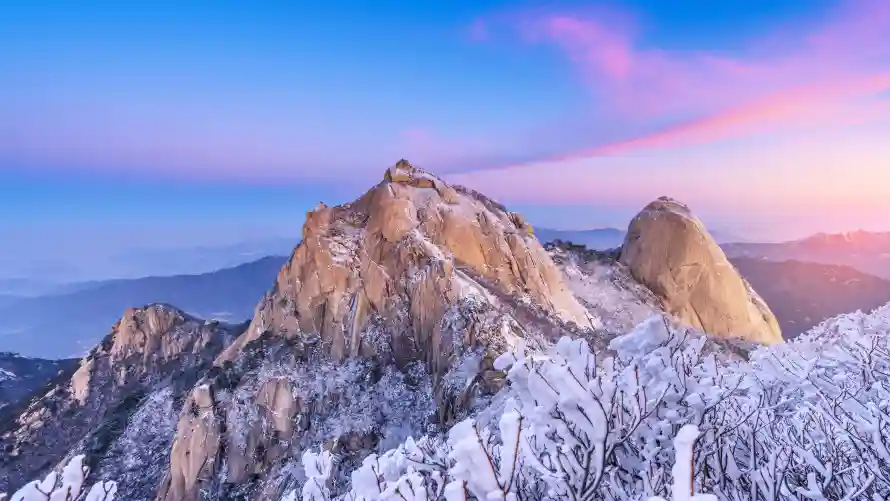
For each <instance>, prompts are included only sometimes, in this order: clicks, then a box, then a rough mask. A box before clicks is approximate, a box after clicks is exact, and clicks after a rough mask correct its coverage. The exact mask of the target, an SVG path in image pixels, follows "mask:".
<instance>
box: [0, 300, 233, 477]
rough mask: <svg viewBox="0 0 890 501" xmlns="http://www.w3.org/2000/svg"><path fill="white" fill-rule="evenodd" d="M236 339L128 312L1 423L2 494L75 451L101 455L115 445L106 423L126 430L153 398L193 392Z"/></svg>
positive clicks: (172, 311) (223, 331)
mask: <svg viewBox="0 0 890 501" xmlns="http://www.w3.org/2000/svg"><path fill="white" fill-rule="evenodd" d="M242 328H243V327H242ZM239 332H240V331H239V329H238V328H237V327H233V326H227V325H222V324H219V323H218V322H215V321H210V322H206V321H204V320H201V319H198V318H195V317H192V316H190V315H188V314H186V313H184V312H182V311H181V310H178V309H177V308H175V307H172V306H169V305H165V304H151V305H147V306H144V307H141V308H128V309H127V310H126V311H125V312H124V314H123V316H122V317H121V319H120V320H119V321H118V322H117V323H116V324H115V325H114V326H113V327H112V328H111V332H110V333H109V334H108V335H107V336H106V337H105V339H104V340H103V341H102V342H101V343H100V344H99V345H97V346H96V347H95V348H94V349H93V350H92V351H91V352H90V353H89V354H88V355H86V356H85V357H83V358H82V359H81V360H80V362H79V364H77V365H76V366H74V367H72V368H71V369H70V370H65V371H63V372H61V373H59V374H58V376H56V378H55V379H54V380H52V381H50V383H49V384H48V385H47V386H45V387H44V388H42V389H41V390H39V391H38V392H37V393H35V394H33V395H32V396H31V397H30V398H27V399H24V400H21V401H20V405H19V406H18V407H19V408H17V409H12V410H9V411H8V415H9V416H14V419H8V420H5V421H4V422H2V423H0V447H2V449H0V450H4V451H5V454H0V479H3V480H0V491H4V490H7V489H8V488H9V487H10V485H12V486H16V485H21V482H22V481H23V480H25V479H28V478H30V477H32V476H34V475H35V474H36V473H38V472H41V471H43V470H44V469H45V468H47V467H51V466H53V464H55V463H56V462H57V461H58V460H59V459H60V458H62V457H65V455H66V454H68V453H70V452H72V451H77V450H90V451H92V452H93V455H92V456H91V457H97V456H101V453H104V452H105V451H106V449H107V448H108V447H110V446H112V445H113V442H114V441H115V440H116V438H117V437H116V435H115V433H116V432H112V431H109V430H107V429H103V427H102V425H103V422H107V421H108V420H112V421H114V422H115V423H117V424H116V426H117V427H118V428H120V429H122V428H124V426H123V425H122V423H121V421H123V423H125V422H126V420H127V419H128V418H129V416H130V415H131V414H132V413H133V412H136V410H137V408H138V403H139V402H141V401H142V400H143V399H145V398H147V397H148V396H150V395H152V394H154V393H156V392H158V391H166V392H167V394H168V395H169V396H170V398H172V396H173V395H174V394H175V393H177V392H179V393H182V392H184V391H186V390H187V389H190V388H191V386H192V385H193V384H194V383H195V381H196V380H197V379H198V378H199V377H200V376H201V375H202V374H203V371H204V370H206V369H207V368H209V367H210V365H211V363H212V361H213V360H214V359H215V358H216V356H217V355H218V354H219V353H220V352H221V351H222V349H223V347H225V346H226V345H227V344H228V343H229V342H231V340H232V339H234V337H235V336H236V335H237V334H238V333H239ZM3 410H4V411H6V409H3ZM5 415H7V413H6V412H4V414H3V416H5ZM3 416H0V417H3ZM120 429H117V431H121V430H120ZM162 431H163V430H159V431H158V432H159V433H160V432H162ZM170 434H171V435H172V429H171V430H170ZM168 438H172V437H168ZM157 480H158V479H155V481H157Z"/></svg>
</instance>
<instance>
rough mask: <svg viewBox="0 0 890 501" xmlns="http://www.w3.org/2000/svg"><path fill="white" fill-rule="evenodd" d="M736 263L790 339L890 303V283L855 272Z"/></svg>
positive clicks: (783, 263) (784, 264) (809, 265)
mask: <svg viewBox="0 0 890 501" xmlns="http://www.w3.org/2000/svg"><path fill="white" fill-rule="evenodd" d="M731 262H732V264H733V265H735V267H736V269H738V270H739V273H741V275H742V276H743V277H744V278H745V279H746V280H748V282H750V283H751V285H752V286H753V287H754V290H756V291H757V293H758V294H760V296H761V297H762V298H763V299H764V300H765V301H766V303H767V304H768V305H769V307H770V309H771V310H772V311H773V313H774V314H775V315H776V318H777V319H778V320H779V325H780V326H781V327H782V334H783V336H784V337H785V338H786V339H790V338H793V337H795V336H797V335H798V334H800V333H802V332H806V331H807V330H809V329H810V328H812V327H814V326H816V325H818V324H819V323H820V322H822V321H823V320H825V319H827V318H831V317H834V316H837V315H840V314H843V313H849V312H853V311H856V310H862V311H871V310H872V309H874V308H877V307H879V306H883V305H884V304H887V303H888V302H890V281H888V280H884V279H881V278H878V277H875V276H872V275H868V274H865V273H863V272H861V271H859V270H856V269H854V268H851V267H849V266H842V265H829V264H818V263H804V262H800V261H768V260H765V259H754V258H735V259H732V260H731Z"/></svg>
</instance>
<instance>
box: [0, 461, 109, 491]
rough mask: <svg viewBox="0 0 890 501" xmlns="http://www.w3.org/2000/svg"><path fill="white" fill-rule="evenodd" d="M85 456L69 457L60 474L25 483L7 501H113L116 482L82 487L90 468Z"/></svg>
mask: <svg viewBox="0 0 890 501" xmlns="http://www.w3.org/2000/svg"><path fill="white" fill-rule="evenodd" d="M84 459H85V458H84V456H82V455H80V456H75V457H73V458H71V461H69V462H68V464H67V465H65V467H64V468H63V469H62V472H61V473H58V472H55V471H54V472H51V473H50V474H49V475H47V476H46V478H44V479H43V480H34V481H32V482H30V483H28V484H26V485H25V486H24V487H22V488H21V489H19V490H18V491H16V492H15V494H13V495H12V497H10V498H9V501H78V500H83V501H114V497H115V495H116V494H117V484H116V483H115V482H97V483H95V484H93V486H92V488H90V489H89V490H85V489H86V479H87V476H88V475H89V473H90V469H89V467H87V466H86V465H85V464H84ZM6 497H7V496H6V494H0V500H5V499H6Z"/></svg>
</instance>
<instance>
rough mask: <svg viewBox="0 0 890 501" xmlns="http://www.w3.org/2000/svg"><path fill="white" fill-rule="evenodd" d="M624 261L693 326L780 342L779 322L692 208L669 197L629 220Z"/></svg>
mask: <svg viewBox="0 0 890 501" xmlns="http://www.w3.org/2000/svg"><path fill="white" fill-rule="evenodd" d="M620 261H621V263H623V264H624V265H626V266H627V267H628V268H629V269H630V271H631V273H632V274H633V276H634V278H635V279H636V280H638V281H639V282H640V283H642V284H643V285H645V286H646V287H648V288H649V289H650V290H652V292H654V293H655V294H656V295H657V296H658V297H659V298H660V299H661V301H662V304H663V307H664V309H665V311H666V312H667V313H669V314H671V315H673V316H674V317H675V318H677V319H678V320H680V321H681V322H682V323H685V324H687V325H689V326H692V327H695V328H697V329H700V330H703V331H705V332H707V333H708V334H711V335H713V336H717V337H722V338H739V339H744V340H747V341H753V342H759V343H780V342H782V333H781V331H780V329H779V324H778V321H777V320H776V317H775V316H774V315H773V313H772V312H771V311H770V309H769V307H768V306H767V304H766V302H765V301H764V300H763V299H761V297H760V296H759V295H758V294H757V292H756V291H755V290H754V289H753V288H752V287H751V285H750V284H748V282H746V281H745V280H744V279H742V277H741V276H740V275H739V273H738V271H736V269H735V267H733V265H732V264H731V263H730V262H729V260H728V259H727V258H726V255H725V254H724V253H723V251H722V250H721V249H720V247H719V246H718V245H717V243H716V242H714V239H713V238H712V237H711V235H710V234H709V233H708V231H707V230H706V229H705V226H704V224H702V222H701V221H700V220H699V219H698V218H696V217H695V216H694V215H693V214H692V211H690V210H689V207H687V206H686V205H684V204H682V203H680V202H678V201H676V200H673V199H670V198H666V197H662V198H659V199H658V200H656V201H654V202H652V203H650V204H649V205H647V206H646V207H645V208H644V209H643V210H642V211H641V212H640V213H639V214H638V215H637V216H636V217H635V218H634V219H633V220H632V221H631V223H630V227H629V228H628V232H627V238H626V240H625V243H624V246H623V247H622V250H621V256H620Z"/></svg>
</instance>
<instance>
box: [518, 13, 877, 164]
mask: <svg viewBox="0 0 890 501" xmlns="http://www.w3.org/2000/svg"><path fill="white" fill-rule="evenodd" d="M513 22H514V25H515V27H516V33H517V34H518V35H519V37H520V39H521V40H522V41H523V42H524V43H532V44H549V45H552V46H554V47H556V48H557V49H558V50H559V51H560V53H562V54H563V55H564V56H565V57H566V58H567V59H568V60H569V61H570V62H571V64H572V65H573V66H574V68H575V69H576V72H577V74H578V75H579V76H580V78H582V79H583V80H584V82H585V83H586V85H587V86H588V87H589V89H590V91H591V93H592V94H593V96H594V98H595V99H596V100H597V102H598V104H599V105H600V106H599V108H598V109H599V110H600V112H601V113H602V115H603V116H602V119H603V120H606V121H608V120H613V119H620V120H622V121H624V122H625V123H634V122H637V123H643V122H646V121H659V120H660V121H662V122H664V121H667V122H668V124H667V125H665V126H662V127H660V128H658V129H656V130H654V131H651V130H650V131H649V132H647V133H645V134H639V133H637V134H633V133H631V134H629V135H628V136H627V137H625V138H619V139H617V140H607V141H603V140H602V138H597V137H591V143H593V144H592V145H591V146H590V147H589V148H585V149H581V150H574V151H570V152H568V153H564V154H559V155H554V156H552V157H547V158H540V159H534V160H536V161H537V160H548V161H558V160H565V159H572V158H579V157H588V156H597V155H607V154H620V153H623V152H627V151H632V150H637V149H648V148H658V147H672V146H687V145H694V144H698V143H702V142H708V141H713V140H716V139H721V138H727V137H734V136H739V135H746V134H752V133H757V132H764V131H772V130H775V129H777V128H781V127H787V126H798V125H801V124H805V125H806V126H814V125H819V124H825V125H833V124H835V123H836V122H837V121H839V120H850V119H851V118H852V119H853V120H863V119H866V118H869V117H871V118H878V117H876V116H875V114H874V113H872V112H871V111H870V108H869V106H867V105H865V106H863V105H862V101H863V100H868V99H871V98H874V97H876V96H878V95H879V94H880V93H881V92H882V91H886V90H888V89H890V44H888V43H887V33H890V3H888V2H885V1H881V0H851V1H849V2H846V3H844V4H843V5H842V6H841V7H839V8H837V9H834V10H832V11H830V12H828V13H827V14H826V18H825V19H824V20H823V21H822V22H821V23H819V24H817V25H815V26H812V25H810V26H808V27H805V28H800V27H794V26H783V27H781V29H779V30H778V31H777V34H770V33H766V34H762V36H761V37H760V38H755V39H752V40H751V42H750V44H749V48H748V49H747V50H745V51H742V52H741V53H738V54H735V55H731V56H730V55H727V54H723V53H717V52H711V51H708V50H701V51H672V50H666V49H662V48H659V47H652V46H647V45H645V44H643V43H642V41H641V40H642V39H641V37H640V36H639V31H638V29H637V27H636V26H635V25H634V23H633V21H632V18H631V17H629V16H627V15H626V14H623V13H614V12H602V11H600V12H596V13H593V14H584V15H577V14H565V13H549V14H542V13H540V12H537V13H533V14H529V13H525V14H522V15H518V16H515V17H514V18H513ZM856 117H858V118H856Z"/></svg>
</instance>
